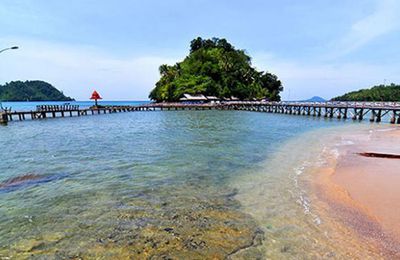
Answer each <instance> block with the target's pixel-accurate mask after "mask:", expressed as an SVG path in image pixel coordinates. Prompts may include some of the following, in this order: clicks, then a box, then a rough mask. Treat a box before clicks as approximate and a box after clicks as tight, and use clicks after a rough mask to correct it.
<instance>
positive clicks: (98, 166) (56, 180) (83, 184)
mask: <svg viewBox="0 0 400 260" xmlns="http://www.w3.org/2000/svg"><path fill="white" fill-rule="evenodd" d="M345 124H346V123H343V122H339V121H337V120H326V119H317V118H313V117H300V116H289V115H277V114H266V113H255V112H244V111H171V112H168V111H164V112H162V111H154V112H133V113H119V114H107V115H95V116H87V117H76V118H75V117H74V118H65V119H53V120H52V119H49V120H38V121H29V120H28V121H24V122H12V123H10V124H9V125H8V126H3V127H0V150H1V151H2V156H1V162H0V183H3V186H1V185H0V257H9V256H19V257H31V258H35V257H37V258H40V257H54V256H58V257H65V258H68V257H71V258H73V257H83V258H97V257H105V258H107V257H120V258H123V257H133V258H148V257H155V258H162V257H164V258H168V257H172V258H211V257H215V258H224V257H227V256H230V255H233V254H237V253H238V252H239V253H243V254H250V255H249V256H251V257H262V256H263V255H264V256H265V252H262V251H263V250H260V249H259V248H257V249H256V248H255V246H256V245H257V244H261V243H263V241H267V240H268V234H266V233H265V231H263V230H264V229H263V228H262V227H260V222H259V221H258V220H257V219H256V218H255V217H254V216H252V215H251V214H249V212H248V211H247V210H246V209H245V208H244V206H243V205H242V203H241V201H240V200H239V199H238V198H237V194H240V193H241V192H242V190H241V189H242V187H244V186H242V185H241V180H244V179H246V181H243V183H245V182H246V183H247V184H246V185H248V182H249V180H251V175H252V174H257V172H260V171H262V170H263V169H265V167H266V165H267V167H268V160H269V159H272V158H274V157H275V155H276V154H277V153H282V147H284V144H285V143H287V142H289V141H290V140H293V139H295V138H296V137H300V136H301V135H303V134H304V133H306V132H309V131H315V130H318V129H325V128H332V127H340V126H342V125H345ZM347 124H348V123H347ZM350 124H351V123H350ZM310 145H312V144H310ZM297 148H298V150H303V149H305V148H304V147H294V150H296V149H297ZM291 149H293V147H291ZM288 152H290V151H288ZM300 153H301V151H300ZM279 163H281V165H284V164H286V163H287V162H285V161H280V162H278V163H277V162H276V158H275V164H274V165H273V167H274V168H279ZM274 168H270V169H269V175H267V176H266V177H267V178H270V179H269V180H270V183H269V185H271V187H272V186H273V187H275V188H276V189H279V187H282V190H285V191H287V189H288V187H287V185H292V182H289V184H288V183H287V182H286V180H289V177H290V173H289V172H282V171H279V170H278V169H276V171H275V170H274ZM18 176H28V178H27V179H29V180H23V181H20V182H15V183H14V184H12V185H10V182H11V180H12V179H13V178H15V177H18ZM29 176H30V177H29ZM268 176H269V177H268ZM248 177H249V178H248ZM263 179H264V180H265V177H263ZM255 181H257V179H255ZM280 185H281V186H280ZM271 190H273V189H271ZM265 196H266V197H264V199H265V200H267V201H268V205H271V204H272V205H282V204H285V205H286V206H287V207H293V208H296V207H298V208H296V209H295V210H294V211H293V213H292V214H294V215H296V214H298V212H302V208H301V205H300V206H299V205H298V204H297V203H295V201H293V204H291V202H287V201H289V200H291V199H290V197H288V198H289V199H283V198H279V196H278V197H277V196H276V194H273V193H268V192H267V193H266V194H265ZM247 206H248V205H247ZM247 206H246V207H247ZM267 211H268V209H267ZM270 213H271V216H272V215H274V209H273V206H271V212H270ZM275 213H276V212H275ZM292 217H296V216H292ZM282 221H283V222H285V219H282ZM264 228H265V227H264ZM301 231H304V232H305V231H306V230H300V232H301ZM288 234H289V233H287V234H285V231H284V230H283V231H282V232H281V233H280V235H281V236H282V237H285V236H286V235H288ZM276 239H279V238H276ZM304 243H306V241H304ZM251 247H254V250H252V249H251ZM244 248H248V249H250V250H249V251H248V252H242V251H241V250H243V249H244Z"/></svg>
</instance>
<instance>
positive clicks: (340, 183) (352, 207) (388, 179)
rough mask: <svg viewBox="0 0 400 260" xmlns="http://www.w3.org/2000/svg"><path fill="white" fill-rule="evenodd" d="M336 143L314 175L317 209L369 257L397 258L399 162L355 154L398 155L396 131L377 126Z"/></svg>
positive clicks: (399, 250) (399, 240)
mask: <svg viewBox="0 0 400 260" xmlns="http://www.w3.org/2000/svg"><path fill="white" fill-rule="evenodd" d="M336 139H337V140H336V142H335V143H336V144H335V145H333V146H332V147H331V151H332V149H333V150H334V151H335V152H334V154H335V156H331V157H330V158H329V163H327V165H325V166H324V167H323V168H321V169H319V170H318V171H317V173H316V174H317V176H318V178H317V181H316V183H315V184H316V185H315V188H316V191H317V192H316V194H317V197H318V199H319V200H320V202H319V204H320V205H319V207H320V208H323V209H324V210H325V213H326V214H328V215H330V217H332V218H333V220H332V221H331V222H332V223H334V222H335V221H336V222H337V223H336V225H337V224H338V223H340V224H341V225H342V227H341V228H343V230H344V231H343V232H349V233H352V234H351V236H352V237H354V238H356V239H357V240H359V241H358V243H359V244H363V245H366V244H367V245H368V247H367V248H369V249H371V250H373V251H375V252H374V253H372V255H374V254H375V253H378V254H379V255H381V256H382V258H399V257H400V189H399V184H400V160H399V159H388V158H371V157H365V156H361V155H360V154H359V153H365V152H367V153H382V154H395V155H396V154H397V155H398V154H400V128H399V127H385V128H382V127H378V128H376V129H373V130H369V131H363V132H357V133H351V134H345V135H343V136H341V137H337V138H336ZM321 211H323V210H321ZM321 214H323V213H321ZM326 219H327V218H326ZM337 228H338V226H337ZM360 250H365V248H362V249H361V248H360ZM364 253H365V252H364Z"/></svg>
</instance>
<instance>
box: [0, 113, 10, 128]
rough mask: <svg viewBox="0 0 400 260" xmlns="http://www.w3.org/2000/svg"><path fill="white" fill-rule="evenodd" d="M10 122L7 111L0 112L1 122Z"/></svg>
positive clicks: (4, 123)
mask: <svg viewBox="0 0 400 260" xmlns="http://www.w3.org/2000/svg"><path fill="white" fill-rule="evenodd" d="M7 123H8V116H7V113H6V112H0V124H3V125H6V124H7Z"/></svg>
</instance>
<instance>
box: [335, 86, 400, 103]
mask: <svg viewBox="0 0 400 260" xmlns="http://www.w3.org/2000/svg"><path fill="white" fill-rule="evenodd" d="M332 100H333V101H400V85H396V84H394V83H392V84H390V85H378V86H374V87H372V88H370V89H361V90H358V91H353V92H349V93H346V94H344V95H343V96H339V97H335V98H333V99H332Z"/></svg>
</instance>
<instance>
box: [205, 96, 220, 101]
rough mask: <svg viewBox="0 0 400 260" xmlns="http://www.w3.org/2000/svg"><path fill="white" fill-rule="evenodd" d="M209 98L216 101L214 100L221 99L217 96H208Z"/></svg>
mask: <svg viewBox="0 0 400 260" xmlns="http://www.w3.org/2000/svg"><path fill="white" fill-rule="evenodd" d="M206 98H207V100H210V101H214V100H219V98H217V97H215V96H206Z"/></svg>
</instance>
